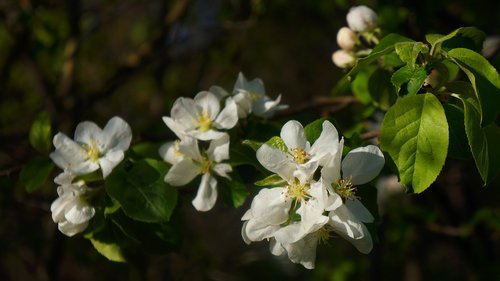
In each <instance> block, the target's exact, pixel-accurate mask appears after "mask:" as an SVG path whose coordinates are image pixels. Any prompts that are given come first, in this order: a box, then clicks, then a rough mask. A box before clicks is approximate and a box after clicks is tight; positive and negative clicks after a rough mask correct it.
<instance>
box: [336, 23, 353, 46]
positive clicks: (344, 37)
mask: <svg viewBox="0 0 500 281" xmlns="http://www.w3.org/2000/svg"><path fill="white" fill-rule="evenodd" d="M357 43H358V37H357V36H356V33H354V31H352V30H351V29H350V28H349V27H342V28H341V29H339V32H337V44H338V45H339V46H340V48H342V49H344V50H346V51H351V50H352V49H354V46H356V44H357Z"/></svg>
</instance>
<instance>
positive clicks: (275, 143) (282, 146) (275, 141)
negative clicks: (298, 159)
mask: <svg viewBox="0 0 500 281" xmlns="http://www.w3.org/2000/svg"><path fill="white" fill-rule="evenodd" d="M266 144H267V145H270V146H272V147H274V148H277V149H279V150H281V151H283V152H288V147H287V146H286V143H285V141H284V140H283V139H282V138H280V137H278V136H274V137H272V138H271V139H269V140H268V141H266Z"/></svg>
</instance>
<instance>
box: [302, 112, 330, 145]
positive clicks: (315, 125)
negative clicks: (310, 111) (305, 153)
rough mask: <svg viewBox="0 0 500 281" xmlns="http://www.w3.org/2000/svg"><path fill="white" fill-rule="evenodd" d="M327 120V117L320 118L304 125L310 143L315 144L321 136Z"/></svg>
mask: <svg viewBox="0 0 500 281" xmlns="http://www.w3.org/2000/svg"><path fill="white" fill-rule="evenodd" d="M325 120H326V119H325V118H319V119H317V120H315V121H313V122H311V123H309V124H307V125H306V126H305V127H304V133H305V134H306V139H307V140H308V141H309V143H311V144H313V143H314V142H315V141H316V140H317V139H318V138H319V136H320V135H321V132H322V131H323V122H325Z"/></svg>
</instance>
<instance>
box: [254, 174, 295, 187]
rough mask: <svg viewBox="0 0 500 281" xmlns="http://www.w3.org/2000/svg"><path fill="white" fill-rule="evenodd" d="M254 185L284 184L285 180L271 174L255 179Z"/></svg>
mask: <svg viewBox="0 0 500 281" xmlns="http://www.w3.org/2000/svg"><path fill="white" fill-rule="evenodd" d="M254 184H255V185H256V186H285V185H287V182H286V181H285V180H284V179H282V178H281V177H280V176H278V175H276V174H272V175H270V176H268V177H266V178H264V179H261V180H259V181H256V182H255V183H254Z"/></svg>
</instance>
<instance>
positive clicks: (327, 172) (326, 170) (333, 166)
mask: <svg viewBox="0 0 500 281" xmlns="http://www.w3.org/2000/svg"><path fill="white" fill-rule="evenodd" d="M343 147H344V139H341V140H340V142H339V149H338V150H337V152H336V153H335V154H334V155H332V156H331V157H330V159H329V160H328V162H327V163H325V166H324V167H323V168H322V169H321V178H322V179H323V180H324V181H325V182H326V183H327V184H331V183H333V182H335V181H336V180H338V179H340V169H341V162H342V149H343Z"/></svg>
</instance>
